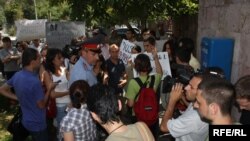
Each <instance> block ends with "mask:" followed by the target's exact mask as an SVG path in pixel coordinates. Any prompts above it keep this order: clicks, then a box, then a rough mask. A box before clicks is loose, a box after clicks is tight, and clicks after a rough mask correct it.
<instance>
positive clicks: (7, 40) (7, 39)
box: [2, 37, 11, 43]
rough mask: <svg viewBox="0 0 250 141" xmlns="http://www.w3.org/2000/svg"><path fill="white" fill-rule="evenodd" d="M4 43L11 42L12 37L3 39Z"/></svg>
mask: <svg viewBox="0 0 250 141" xmlns="http://www.w3.org/2000/svg"><path fill="white" fill-rule="evenodd" d="M2 42H4V43H7V42H11V39H10V37H3V39H2Z"/></svg>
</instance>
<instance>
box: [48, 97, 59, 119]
mask: <svg viewBox="0 0 250 141" xmlns="http://www.w3.org/2000/svg"><path fill="white" fill-rule="evenodd" d="M56 112H57V111H56V100H55V99H54V98H49V100H48V105H47V107H46V116H47V118H55V117H56Z"/></svg>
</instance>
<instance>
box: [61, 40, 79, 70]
mask: <svg viewBox="0 0 250 141" xmlns="http://www.w3.org/2000/svg"><path fill="white" fill-rule="evenodd" d="M80 49H81V47H80V45H79V41H78V40H77V39H76V38H73V39H72V40H71V43H70V45H66V46H65V47H64V48H63V50H62V51H63V57H64V58H65V59H64V65H65V68H67V70H68V71H70V70H71V68H72V67H73V66H74V64H75V63H76V62H77V60H78V59H79V51H80Z"/></svg>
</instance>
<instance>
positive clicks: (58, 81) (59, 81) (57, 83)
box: [54, 80, 62, 84]
mask: <svg viewBox="0 0 250 141" xmlns="http://www.w3.org/2000/svg"><path fill="white" fill-rule="evenodd" d="M60 82H62V80H58V81H56V82H54V83H57V84H58V83H60Z"/></svg>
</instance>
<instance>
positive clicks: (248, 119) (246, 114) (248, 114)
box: [240, 110, 250, 124]
mask: <svg viewBox="0 0 250 141" xmlns="http://www.w3.org/2000/svg"><path fill="white" fill-rule="evenodd" d="M240 123H241V124H250V111H248V110H242V112H241V117H240Z"/></svg>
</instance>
